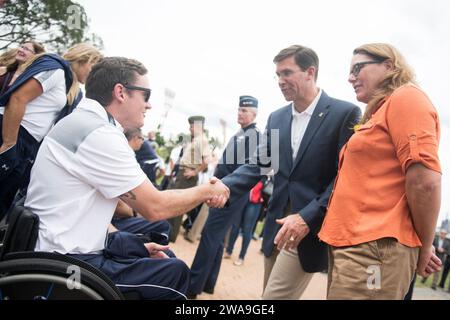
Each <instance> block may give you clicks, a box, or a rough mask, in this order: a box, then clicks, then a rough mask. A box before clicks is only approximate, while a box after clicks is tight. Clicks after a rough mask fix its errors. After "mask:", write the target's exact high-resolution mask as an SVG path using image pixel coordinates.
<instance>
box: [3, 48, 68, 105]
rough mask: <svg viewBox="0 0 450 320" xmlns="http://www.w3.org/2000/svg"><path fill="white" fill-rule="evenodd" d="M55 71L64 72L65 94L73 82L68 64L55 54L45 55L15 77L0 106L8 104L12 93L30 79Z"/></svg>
mask: <svg viewBox="0 0 450 320" xmlns="http://www.w3.org/2000/svg"><path fill="white" fill-rule="evenodd" d="M55 69H63V70H64V77H65V81H66V92H69V89H70V87H71V86H72V81H73V77H72V70H71V69H70V64H69V62H67V61H66V60H64V59H63V58H61V57H60V56H58V55H56V54H45V55H43V56H41V57H39V58H37V59H36V60H35V61H33V63H32V64H31V65H30V66H28V68H26V69H25V70H24V72H23V73H22V74H21V75H20V76H19V77H17V79H16V80H15V81H14V82H13V84H12V85H11V87H9V89H8V90H7V91H6V92H5V93H4V94H3V95H2V96H1V97H0V106H6V105H7V104H8V102H9V98H11V95H12V94H13V93H14V91H16V90H17V89H18V88H20V87H21V86H22V85H23V84H24V83H25V82H27V81H28V80H29V79H30V78H32V77H33V76H35V75H37V74H38V73H41V72H43V71H49V70H55Z"/></svg>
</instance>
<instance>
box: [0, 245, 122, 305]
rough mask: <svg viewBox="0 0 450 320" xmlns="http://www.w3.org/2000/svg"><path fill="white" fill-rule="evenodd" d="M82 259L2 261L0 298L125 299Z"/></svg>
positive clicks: (0, 267)
mask: <svg viewBox="0 0 450 320" xmlns="http://www.w3.org/2000/svg"><path fill="white" fill-rule="evenodd" d="M31 254H33V253H31ZM34 254H35V253H34ZM73 260H75V259H73ZM73 262H76V263H73ZM78 262H79V261H72V262H67V261H59V260H55V259H45V258H26V259H12V260H5V261H2V262H0V300H1V299H8V300H72V299H74V300H86V299H87V300H91V299H95V300H103V299H106V300H120V299H123V296H122V294H121V293H120V291H119V290H118V289H117V288H116V287H115V286H112V285H111V283H107V282H105V279H104V278H102V277H101V276H99V275H97V274H95V273H94V272H91V271H90V270H87V269H85V268H84V267H83V266H80V265H79V264H78Z"/></svg>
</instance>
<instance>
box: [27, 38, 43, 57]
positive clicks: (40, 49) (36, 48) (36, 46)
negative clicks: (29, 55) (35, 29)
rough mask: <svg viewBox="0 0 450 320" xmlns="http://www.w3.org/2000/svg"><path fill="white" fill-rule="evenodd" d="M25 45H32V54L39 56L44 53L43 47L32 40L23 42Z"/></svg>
mask: <svg viewBox="0 0 450 320" xmlns="http://www.w3.org/2000/svg"><path fill="white" fill-rule="evenodd" d="M23 43H24V44H25V43H31V44H32V45H33V50H34V54H39V53H43V52H45V47H44V45H43V44H42V43H40V42H37V41H34V40H28V41H24V42H23Z"/></svg>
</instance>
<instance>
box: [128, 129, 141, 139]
mask: <svg viewBox="0 0 450 320" xmlns="http://www.w3.org/2000/svg"><path fill="white" fill-rule="evenodd" d="M124 134H125V138H127V140H128V141H130V140H131V139H133V138H134V137H142V131H141V129H139V128H129V129H127V130H125V132H124Z"/></svg>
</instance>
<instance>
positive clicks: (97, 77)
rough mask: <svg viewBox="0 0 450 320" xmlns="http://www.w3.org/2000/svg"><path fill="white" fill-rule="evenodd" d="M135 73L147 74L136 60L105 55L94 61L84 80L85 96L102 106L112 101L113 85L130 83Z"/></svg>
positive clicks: (134, 79) (133, 79)
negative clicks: (98, 60) (105, 56)
mask: <svg viewBox="0 0 450 320" xmlns="http://www.w3.org/2000/svg"><path fill="white" fill-rule="evenodd" d="M137 74H139V75H141V76H143V75H145V74H147V69H146V68H145V66H144V65H143V64H142V63H140V62H139V61H137V60H134V59H128V58H123V57H107V58H104V59H102V60H101V61H100V62H98V63H96V64H95V65H94V66H93V67H92V70H91V72H90V73H89V76H88V78H87V80H86V98H89V99H93V100H96V101H97V102H98V103H100V104H101V105H102V106H103V107H106V106H108V105H109V104H110V103H111V101H112V97H113V96H112V92H113V90H114V86H115V85H116V84H118V83H122V84H124V85H127V84H128V85H131V84H133V83H134V81H136V76H137Z"/></svg>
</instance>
